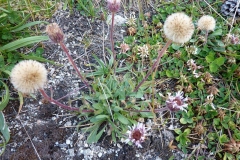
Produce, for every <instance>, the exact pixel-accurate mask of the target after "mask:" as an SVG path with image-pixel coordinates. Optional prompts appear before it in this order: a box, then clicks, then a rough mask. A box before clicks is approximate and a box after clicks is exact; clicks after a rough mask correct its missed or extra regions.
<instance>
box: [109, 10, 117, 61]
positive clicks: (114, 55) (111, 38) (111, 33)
mask: <svg viewBox="0 0 240 160" xmlns="http://www.w3.org/2000/svg"><path fill="white" fill-rule="evenodd" d="M114 15H115V12H112V25H111V31H110V43H111V50H112V54H113V60H114V62H116V53H115V52H114V41H113V29H114Z"/></svg>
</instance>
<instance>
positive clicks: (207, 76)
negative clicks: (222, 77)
mask: <svg viewBox="0 0 240 160" xmlns="http://www.w3.org/2000/svg"><path fill="white" fill-rule="evenodd" d="M212 78H213V76H212V75H211V74H210V73H209V72H206V73H205V74H204V76H203V80H204V81H205V82H206V83H207V84H211V83H212Z"/></svg>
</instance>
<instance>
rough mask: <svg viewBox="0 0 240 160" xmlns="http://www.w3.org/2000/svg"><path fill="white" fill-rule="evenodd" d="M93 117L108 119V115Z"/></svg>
mask: <svg viewBox="0 0 240 160" xmlns="http://www.w3.org/2000/svg"><path fill="white" fill-rule="evenodd" d="M95 118H96V119H108V118H109V116H108V115H97V116H96V117H95Z"/></svg>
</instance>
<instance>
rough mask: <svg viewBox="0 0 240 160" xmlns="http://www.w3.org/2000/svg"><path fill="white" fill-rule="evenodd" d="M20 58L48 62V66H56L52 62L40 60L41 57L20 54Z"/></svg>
mask: <svg viewBox="0 0 240 160" xmlns="http://www.w3.org/2000/svg"><path fill="white" fill-rule="evenodd" d="M20 56H21V57H23V58H24V59H31V60H36V61H39V62H48V63H50V64H53V65H57V64H56V63H55V62H54V61H51V60H48V59H45V58H42V57H37V56H30V55H25V54H20Z"/></svg>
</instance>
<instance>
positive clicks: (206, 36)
mask: <svg viewBox="0 0 240 160" xmlns="http://www.w3.org/2000/svg"><path fill="white" fill-rule="evenodd" d="M207 39H208V31H206V33H205V42H204V44H203V45H205V44H207Z"/></svg>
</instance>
